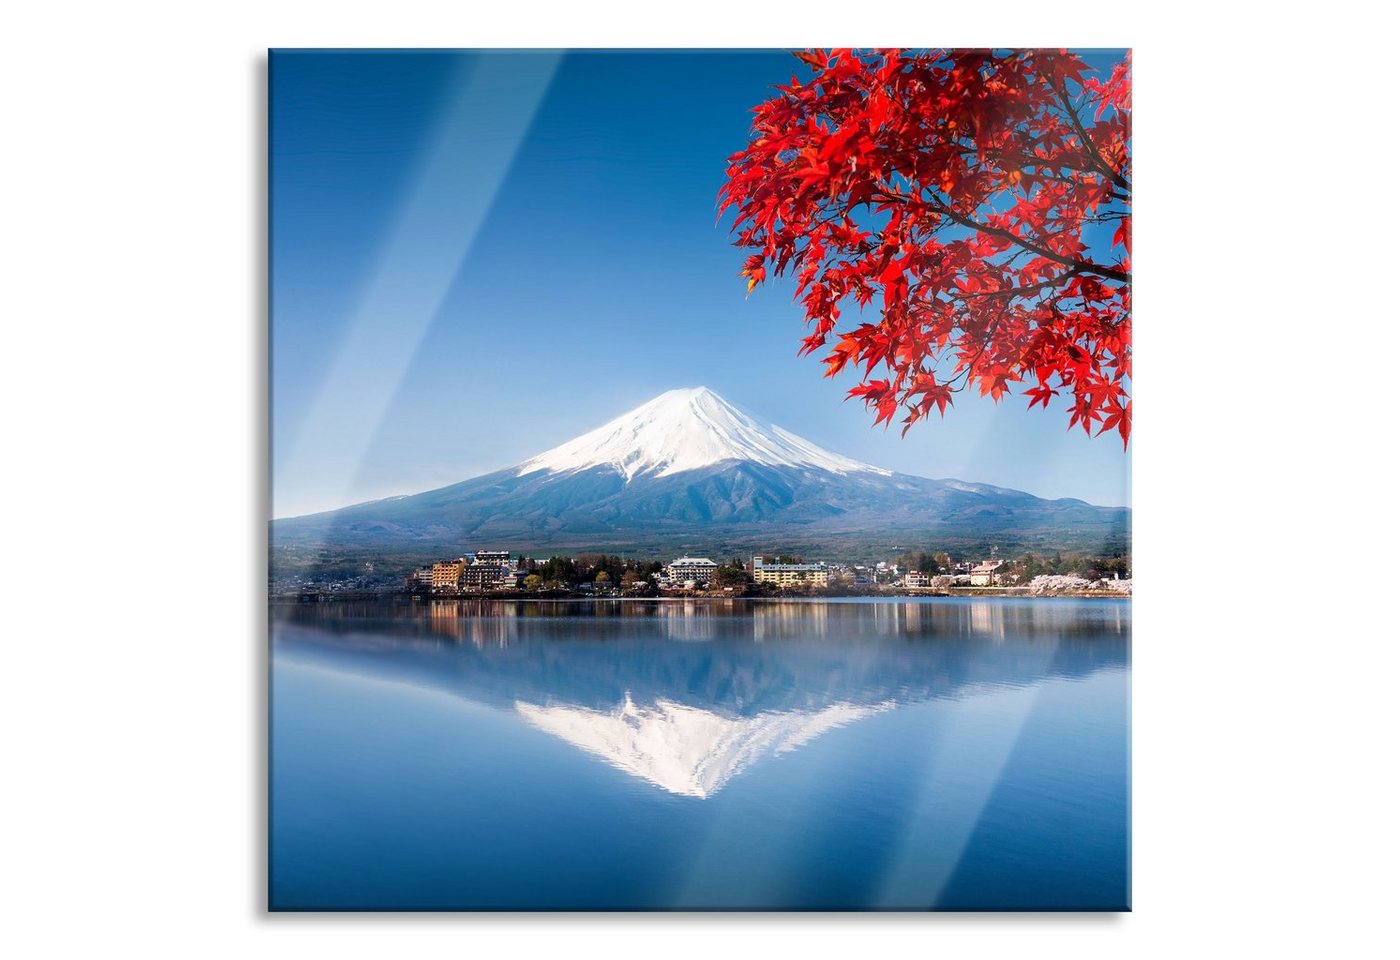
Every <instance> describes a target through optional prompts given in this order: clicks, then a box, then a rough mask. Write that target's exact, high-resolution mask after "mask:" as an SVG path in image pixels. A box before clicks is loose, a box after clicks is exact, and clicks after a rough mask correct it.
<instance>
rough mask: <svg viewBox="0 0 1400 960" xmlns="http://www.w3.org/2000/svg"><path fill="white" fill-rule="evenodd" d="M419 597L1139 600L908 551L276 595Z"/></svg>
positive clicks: (1033, 558) (1106, 571) (579, 568)
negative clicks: (875, 557)
mask: <svg viewBox="0 0 1400 960" xmlns="http://www.w3.org/2000/svg"><path fill="white" fill-rule="evenodd" d="M366 592H370V593H376V594H385V593H389V594H397V595H408V596H416V597H464V596H465V597H470V596H477V597H501V596H512V597H518V598H519V597H540V598H608V597H630V598H645V597H657V598H662V597H701V598H704V597H716V598H733V597H783V596H828V597H830V596H879V595H895V596H919V595H924V596H956V595H960V594H972V595H1008V596H1118V597H1124V596H1131V594H1132V575H1131V566H1130V561H1129V559H1128V558H1125V557H1107V558H1104V557H1087V558H1086V557H1065V556H1063V555H1062V554H1060V553H1056V554H1054V555H1052V556H1050V557H1041V556H1038V555H1035V554H1026V555H1024V556H1022V557H1019V558H1015V559H1002V558H999V557H997V556H996V555H995V549H993V551H992V556H990V557H987V558H980V559H979V558H963V559H957V558H954V557H951V556H949V554H947V553H946V552H938V553H924V552H914V551H906V552H904V553H902V554H900V555H899V556H898V557H897V558H894V559H891V560H879V561H871V562H868V563H845V562H828V561H826V560H808V559H806V558H804V557H801V556H794V555H786V554H768V555H762V554H759V555H754V556H752V557H749V558H747V559H744V558H740V557H733V558H730V559H728V560H715V559H713V558H711V557H708V556H679V557H675V558H674V559H672V560H670V561H669V562H667V561H662V560H636V559H624V558H622V557H620V556H616V555H607V554H601V553H585V554H579V555H576V556H551V557H547V558H536V557H531V556H529V555H527V554H524V553H520V554H512V553H511V552H510V551H508V550H485V549H483V550H476V551H468V552H464V553H462V554H460V555H458V556H456V557H451V558H444V559H441V560H436V561H434V562H432V563H430V564H424V565H422V566H419V567H417V568H416V569H414V570H413V571H412V572H411V573H409V574H408V575H407V576H406V577H405V578H404V581H403V585H402V588H401V589H400V590H387V591H386V590H383V589H382V588H381V589H373V588H370V587H369V585H368V584H367V583H365V582H364V581H363V580H362V578H346V579H343V580H339V581H332V582H329V583H324V582H323V583H300V582H296V583H286V582H283V583H282V584H280V585H274V587H273V593H274V595H282V596H284V597H290V595H295V596H296V597H297V598H298V599H301V600H315V599H321V598H335V597H342V596H346V595H353V594H362V593H366Z"/></svg>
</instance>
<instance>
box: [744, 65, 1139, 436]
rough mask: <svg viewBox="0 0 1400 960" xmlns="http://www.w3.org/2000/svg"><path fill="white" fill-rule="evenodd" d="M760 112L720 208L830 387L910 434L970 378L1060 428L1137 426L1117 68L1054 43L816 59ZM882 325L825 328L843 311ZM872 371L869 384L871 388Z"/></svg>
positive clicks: (1124, 78) (1128, 114)
mask: <svg viewBox="0 0 1400 960" xmlns="http://www.w3.org/2000/svg"><path fill="white" fill-rule="evenodd" d="M798 58H799V59H801V60H802V61H803V62H804V63H806V64H807V65H808V66H809V67H811V70H812V76H811V77H810V78H809V79H807V80H805V81H803V80H798V79H797V78H796V77H794V78H793V79H792V82H791V83H790V84H789V85H787V86H780V87H777V88H776V89H777V91H778V94H777V96H775V97H773V98H772V99H771V100H768V101H767V102H765V103H762V104H760V105H759V106H758V107H756V108H755V109H754V113H755V117H754V120H753V127H752V131H751V135H750V141H749V144H748V146H747V147H746V148H745V149H744V150H742V151H741V152H739V153H736V154H734V155H733V156H732V157H730V160H729V168H728V180H727V182H726V183H725V186H724V188H723V189H722V190H721V191H720V212H721V215H722V214H723V212H724V210H726V209H727V208H729V207H734V208H736V209H737V218H736V222H735V231H736V233H737V239H736V241H735V242H736V245H738V246H741V247H746V248H751V249H753V250H755V251H756V252H755V253H753V254H752V255H750V256H749V257H748V259H747V261H746V262H745V264H744V269H743V271H742V273H741V274H740V275H741V276H743V277H746V278H748V285H749V290H750V291H752V290H753V288H754V286H755V285H756V284H759V283H761V282H763V281H764V280H765V279H766V278H768V277H769V275H770V274H773V275H779V274H783V273H785V272H787V271H788V270H792V271H793V273H794V274H795V276H796V280H797V294H796V296H797V298H798V299H800V300H801V302H802V304H803V305H804V307H805V309H806V314H807V320H808V322H809V323H810V324H811V325H812V326H813V327H814V329H813V331H812V333H811V334H810V336H808V337H806V338H805V339H804V340H803V341H802V350H801V352H802V353H803V354H807V353H811V352H813V351H816V350H818V349H821V348H822V347H824V346H826V345H828V343H829V341H831V340H832V339H833V338H834V340H835V344H834V346H833V347H832V349H831V352H830V354H829V355H828V356H827V357H826V364H827V376H834V375H835V374H837V373H839V372H840V371H842V370H844V369H845V368H846V367H847V366H848V365H851V366H852V367H853V368H855V369H857V370H858V371H859V372H860V376H861V382H860V384H859V385H858V386H856V387H854V388H852V390H851V391H850V394H851V395H852V396H857V397H861V398H862V399H863V400H864V401H865V402H866V403H867V404H868V405H869V406H870V407H871V408H873V409H874V410H875V412H876V420H875V422H876V423H877V424H878V423H882V422H883V423H889V422H891V421H892V419H893V418H894V415H895V414H896V413H897V412H899V411H900V410H903V411H904V413H905V416H904V418H903V422H904V429H905V430H906V431H907V430H908V429H909V427H910V426H911V425H912V424H914V423H915V422H917V421H918V420H920V419H921V418H923V417H926V416H928V414H929V413H930V411H931V410H932V409H933V408H935V407H937V408H938V411H939V413H940V414H942V413H943V412H944V411H945V409H946V408H947V407H948V405H949V404H950V403H951V402H952V395H953V393H954V392H956V391H957V390H960V389H962V388H964V387H966V386H967V385H969V384H971V385H973V386H975V387H976V388H977V389H978V390H979V391H980V392H981V393H982V394H983V395H990V396H991V397H993V399H996V400H1000V399H1001V398H1002V397H1003V396H1005V395H1006V394H1007V393H1008V392H1009V391H1010V389H1011V385H1013V384H1026V385H1029V387H1030V388H1029V389H1027V390H1025V391H1024V393H1025V395H1027V396H1029V397H1030V405H1031V406H1032V407H1033V406H1035V405H1036V404H1037V403H1038V404H1041V405H1042V406H1048V405H1049V403H1050V399H1051V398H1052V397H1055V396H1058V395H1060V394H1061V393H1064V394H1065V395H1067V396H1068V397H1069V398H1071V404H1070V406H1069V408H1068V411H1067V412H1068V413H1069V415H1070V426H1071V427H1073V426H1075V425H1081V426H1083V428H1084V430H1085V432H1086V433H1088V432H1090V431H1091V427H1093V426H1095V425H1097V427H1098V432H1099V433H1103V432H1105V431H1107V430H1116V431H1117V432H1118V434H1119V435H1120V436H1121V437H1122V439H1123V444H1124V447H1125V448H1126V446H1127V442H1128V436H1129V433H1130V431H1131V424H1132V401H1131V400H1130V399H1129V394H1128V386H1129V381H1130V379H1131V377H1132V346H1131V344H1132V320H1131V317H1132V313H1131V305H1132V300H1131V296H1132V294H1131V266H1130V252H1131V240H1130V228H1131V216H1132V212H1131V211H1132V207H1131V196H1132V194H1131V189H1132V185H1131V177H1132V170H1131V159H1130V154H1129V147H1130V140H1131V118H1132V107H1131V99H1130V96H1131V78H1132V73H1131V71H1132V68H1131V61H1130V60H1129V59H1125V60H1124V61H1123V62H1122V63H1119V64H1117V65H1116V66H1115V67H1114V68H1113V70H1112V71H1111V73H1110V75H1109V76H1108V77H1107V79H1103V78H1102V77H1101V76H1100V75H1099V74H1097V73H1096V72H1095V71H1093V70H1092V69H1090V68H1089V67H1088V66H1087V65H1086V64H1085V63H1084V61H1083V60H1082V59H1080V58H1079V57H1078V56H1076V55H1074V54H1072V53H1068V52H1065V51H1051V50H1010V51H990V50H938V51H926V52H907V51H900V50H881V51H875V52H869V53H861V52H857V51H851V50H834V51H831V52H829V53H828V52H826V51H821V50H817V51H811V52H806V53H800V54H798ZM877 297H878V298H879V300H880V319H879V321H878V322H876V323H870V322H863V323H859V324H858V325H855V326H853V327H850V328H849V329H838V321H839V320H840V317H841V305H842V304H843V303H846V302H848V299H854V301H855V302H856V303H857V304H858V305H859V306H860V307H861V308H864V307H866V306H867V305H868V304H870V302H871V301H872V300H874V299H876V298H877ZM876 368H882V369H881V370H880V371H879V372H880V373H882V374H883V376H882V377H880V378H879V379H872V375H873V374H875V373H876Z"/></svg>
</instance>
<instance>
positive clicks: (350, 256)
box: [269, 51, 1130, 516]
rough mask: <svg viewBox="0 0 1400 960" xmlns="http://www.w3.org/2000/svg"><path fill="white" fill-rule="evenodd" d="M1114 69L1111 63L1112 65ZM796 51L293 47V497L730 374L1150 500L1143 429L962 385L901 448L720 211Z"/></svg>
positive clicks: (747, 387)
mask: <svg viewBox="0 0 1400 960" xmlns="http://www.w3.org/2000/svg"><path fill="white" fill-rule="evenodd" d="M1096 59H1102V60H1103V61H1104V62H1108V61H1109V60H1110V59H1111V58H1110V57H1107V56H1105V57H1102V58H1096ZM799 69H805V68H802V67H801V65H800V64H799V63H798V62H797V61H796V60H795V59H793V57H792V56H791V55H790V54H788V53H785V52H766V51H753V52H749V51H743V52H736V51H720V52H687V51H662V52H630V51H628V52H622V51H593V52H589V51H585V52H568V53H562V54H559V53H551V52H542V51H530V52H489V53H471V52H463V53H457V52H451V53H447V52H384V53H373V52H346V53H328V52H319V51H313V52H296V51H293V52H274V53H273V54H272V57H271V84H270V89H271V103H270V117H271V138H270V142H271V158H270V161H271V164H270V174H269V176H270V183H271V231H272V245H271V257H272V272H271V294H272V331H271V351H272V369H271V385H272V400H271V411H272V457H273V514H274V516H293V515H297V514H301V513H307V512H312V511H315V510H321V509H328V508H331V507H335V506H341V505H344V504H347V503H352V502H358V501H361V500H366V499H371V498H374V497H381V496H389V495H394V494H401V493H414V492H418V491H420V490H426V489H429V488H432V487H436V486H441V485H444V484H447V483H452V482H455V481H457V480H461V479H465V478H466V477H469V476H474V475H476V474H480V473H485V472H487V471H490V470H495V469H499V468H501V467H505V466H509V465H511V464H513V463H516V462H518V461H520V460H523V459H526V458H527V457H529V456H531V455H533V454H535V453H538V452H540V451H542V450H544V449H547V448H549V447H552V446H554V445H556V444H558V443H560V442H562V441H564V440H567V439H569V438H571V437H573V436H575V435H577V434H579V433H582V432H584V431H585V430H588V429H591V428H593V427H595V426H598V425H599V424H600V423H602V422H604V421H605V420H608V419H611V418H612V417H614V416H616V415H618V414H620V413H623V412H624V411H626V410H628V409H630V408H632V407H634V406H637V405H638V404H641V403H643V402H645V401H646V400H648V399H650V398H651V397H653V396H655V395H656V394H658V393H661V392H662V391H664V390H668V389H671V388H673V387H681V386H696V385H702V384H703V385H705V386H708V387H710V388H712V389H714V390H716V391H718V392H719V393H720V394H722V395H723V396H725V397H727V398H728V399H730V400H731V401H733V402H735V403H737V404H738V405H740V406H742V407H745V408H747V409H748V410H750V411H752V412H754V413H755V414H758V415H761V416H765V417H768V418H771V419H772V420H773V421H774V422H776V423H778V424H780V425H781V426H783V427H785V428H786V429H788V430H791V431H793V432H795V433H798V434H800V435H802V436H804V437H806V438H808V439H810V440H812V441H814V442H816V443H818V444H821V445H822V446H825V447H828V448H830V449H832V450H834V451H836V452H838V453H842V454H845V455H847V456H852V457H856V458H857V459H861V460H865V461H868V462H870V463H874V464H877V465H879V466H883V467H888V468H891V469H895V470H899V471H903V472H906V473H913V474H919V475H923V476H929V477H956V478H959V479H963V480H971V481H980V482H986V483H994V484H998V485H1001V486H1007V487H1014V488H1016V489H1020V490H1026V491H1029V492H1031V493H1035V494H1038V495H1041V496H1049V497H1060V496H1074V497H1080V498H1082V499H1085V500H1089V501H1091V502H1094V503H1100V504H1106V505H1122V504H1127V503H1128V496H1129V482H1130V467H1129V463H1130V461H1129V456H1127V455H1125V454H1124V452H1123V448H1122V445H1121V443H1119V442H1117V441H1116V439H1114V438H1113V437H1110V436H1108V435H1105V436H1103V437H1099V438H1094V439H1090V438H1086V437H1085V436H1084V434H1083V432H1082V431H1079V430H1076V431H1073V432H1071V431H1068V430H1066V423H1067V419H1066V417H1065V415H1064V414H1063V412H1062V411H1060V410H1059V409H1057V408H1056V407H1055V405H1053V404H1052V405H1051V408H1050V410H1049V411H1042V410H1040V409H1037V410H1035V411H1027V410H1026V409H1025V404H1024V402H1022V401H1018V400H1016V399H1014V398H1012V399H1010V400H1008V401H1006V402H1003V403H1002V404H1000V405H995V404H992V403H991V402H990V401H987V400H980V399H978V398H975V397H972V396H968V395H965V394H959V395H958V396H957V398H956V400H955V406H954V407H953V408H952V409H951V410H950V411H949V413H948V415H947V416H946V417H945V418H943V419H942V420H938V419H933V420H930V421H927V422H925V423H922V424H920V425H918V426H916V427H914V429H912V430H911V431H910V432H909V434H908V435H907V436H906V437H904V438H902V439H901V438H900V435H899V430H898V428H897V427H896V428H894V429H890V430H885V429H883V428H874V427H872V426H871V422H872V415H871V413H870V412H869V411H867V410H866V409H865V408H864V407H863V406H862V405H861V404H860V403H859V402H858V401H849V402H846V401H845V389H846V388H847V387H849V386H850V385H851V384H852V383H854V381H853V380H837V381H833V380H827V379H824V378H823V377H822V370H823V367H822V365H821V364H820V363H819V362H818V360H817V359H816V358H813V357H808V358H802V359H799V358H798V357H797V356H796V353H797V345H798V340H799V339H800V338H801V337H802V336H803V335H804V332H805V328H804V325H803V321H802V313H801V309H800V307H799V306H798V305H797V304H796V303H794V302H793V301H792V299H791V297H792V287H791V284H790V281H784V280H780V281H779V282H778V283H777V284H773V283H769V284H766V285H764V286H762V287H760V288H758V289H757V290H755V291H754V293H753V295H752V296H750V297H749V298H747V299H745V296H744V286H745V285H744V283H743V281H741V280H740V279H739V277H738V276H737V273H738V271H739V269H740V266H741V264H742V260H743V254H742V252H741V251H740V250H739V249H738V248H735V247H733V246H732V245H731V244H730V238H729V232H728V223H727V221H726V222H725V223H720V224H716V221H715V196H716V193H717V192H718V190H719V188H720V186H721V184H722V182H723V175H724V166H725V158H726V157H727V156H728V155H729V154H731V153H733V152H734V151H736V150H738V149H740V148H741V147H742V146H743V143H744V141H745V136H746V133H747V127H748V118H749V110H750V109H751V108H752V107H753V106H754V105H755V104H757V103H758V102H760V101H761V100H762V99H765V98H766V97H767V96H768V93H769V88H770V87H771V86H772V85H774V84H777V83H783V82H786V81H787V80H788V79H789V78H790V77H791V76H792V75H793V74H794V73H795V72H797V71H798V70H799Z"/></svg>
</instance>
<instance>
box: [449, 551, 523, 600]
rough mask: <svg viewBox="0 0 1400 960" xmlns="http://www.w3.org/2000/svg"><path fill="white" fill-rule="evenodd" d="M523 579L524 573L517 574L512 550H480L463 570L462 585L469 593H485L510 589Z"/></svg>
mask: <svg viewBox="0 0 1400 960" xmlns="http://www.w3.org/2000/svg"><path fill="white" fill-rule="evenodd" d="M521 579H523V575H522V576H521V577H518V576H516V569H515V564H513V563H511V560H510V551H508V550H478V551H477V552H476V553H475V554H473V555H472V562H471V564H470V565H469V566H467V568H466V569H464V570H463V571H462V580H461V587H462V589H463V590H466V591H467V592H469V593H484V592H486V591H487V590H506V589H509V588H511V587H514V586H516V585H517V584H518V583H519V581H520V580H521Z"/></svg>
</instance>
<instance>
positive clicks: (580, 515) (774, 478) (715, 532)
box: [272, 387, 1128, 550]
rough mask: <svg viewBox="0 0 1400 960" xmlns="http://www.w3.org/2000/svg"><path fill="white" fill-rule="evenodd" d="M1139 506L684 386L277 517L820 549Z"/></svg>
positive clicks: (1038, 532) (290, 525)
mask: <svg viewBox="0 0 1400 960" xmlns="http://www.w3.org/2000/svg"><path fill="white" fill-rule="evenodd" d="M1127 521H1128V512H1127V511H1126V510H1124V509H1115V508H1105V507H1095V506H1091V505H1090V504H1087V503H1084V502H1083V501H1080V500H1071V499H1062V500H1043V499H1041V498H1039V497H1034V496H1032V495H1030V494H1027V493H1021V492H1019V491H1015V490H1007V489H1004V488H1000V487H993V486H989V485H986V484H976V483H965V482H962V481H958V480H931V479H928V478H925V477H915V476H910V475H907V474H897V473H892V472H891V471H888V470H882V469H880V468H878V467H874V466H871V465H869V464H864V463H860V462H858V461H856V460H852V459H850V458H848V457H843V456H841V455H839V454H835V453H832V452H830V451H827V450H823V449H822V448H820V447H818V446H816V445H815V444H812V443H810V442H808V441H806V440H803V439H802V438H801V437H797V436H795V435H793V434H791V433H788V432H787V431H785V430H782V428H780V427H777V426H776V425H771V424H765V423H763V422H762V421H760V420H758V419H757V418H755V417H753V416H752V415H750V414H747V413H745V412H743V411H741V410H739V409H738V408H737V407H734V406H733V405H732V404H729V403H728V402H727V401H725V400H724V399H723V398H721V397H719V396H718V395H717V394H715V393H713V392H712V391H710V390H707V389H705V388H703V387H701V388H696V389H691V390H673V391H670V392H668V393H665V394H662V395H661V396H660V397H657V398H656V399H654V400H652V401H650V402H649V403H647V404H644V405H642V406H641V407H638V408H637V409H636V410H633V411H631V412H629V413H627V414H625V415H623V416H622V417H619V418H617V419H615V420H613V421H611V422H609V423H607V424H604V425H603V426H602V427H599V428H598V429H597V430H593V431H590V432H589V433H586V434H584V435H582V436H580V437H578V438H576V439H574V440H571V441H569V442H568V443H565V444H562V445H560V446H558V447H555V448H554V449H552V450H548V451H546V452H544V453H542V454H540V455H538V456H536V457H532V458H531V459H529V460H527V461H525V462H524V463H522V464H519V465H517V466H515V467H511V468H508V469H506V470H500V471H497V472H495V473H490V474H487V475H485V476H481V477H475V478H472V479H470V480H465V481H462V482H461V483H456V484H453V485H451V486H447V487H442V488H440V489H437V490H429V491H427V492H425V493H420V494H416V495H414V496H407V497H394V498H390V499H387V500H377V501H372V502H369V503H362V504H357V505H355V506H351V507H346V508H344V509H341V510H335V511H331V512H328V513H322V514H316V515H313V516H308V517H298V518H291V519H286V520H278V521H275V522H274V524H273V530H272V533H273V541H274V543H275V544H279V545H326V546H361V547H375V548H378V549H384V548H391V547H392V548H400V549H405V548H414V547H421V548H424V549H428V548H433V549H448V550H460V549H464V548H465V547H466V546H468V545H472V546H478V545H479V546H486V545H493V546H497V547H500V548H510V549H525V548H535V547H549V546H559V547H572V548H575V549H609V550H634V549H636V550H640V549H642V548H646V547H651V548H656V549H660V548H662V547H665V546H667V545H672V544H677V545H695V546H705V545H707V544H713V545H715V546H716V548H717V547H718V546H720V545H723V546H725V547H733V548H734V549H740V548H745V547H748V546H753V547H759V546H766V547H768V548H778V547H782V548H787V547H799V546H802V545H820V544H822V543H824V542H826V541H827V540H829V539H830V538H832V537H880V538H884V539H888V538H890V537H891V536H893V537H896V538H898V539H899V540H900V541H901V542H906V541H907V540H908V539H910V538H912V537H914V536H916V535H927V536H930V537H937V538H941V539H942V540H944V541H946V542H949V543H952V542H956V541H958V540H968V539H978V538H988V537H990V538H995V539H998V540H999V541H1000V542H1003V543H1007V544H1008V545H1009V544H1010V543H1011V542H1022V541H1024V542H1026V543H1037V544H1043V545H1049V546H1063V547H1066V548H1072V547H1074V546H1078V545H1088V546H1093V545H1096V544H1104V543H1109V542H1115V541H1119V540H1122V539H1123V538H1124V537H1126V530H1127Z"/></svg>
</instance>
